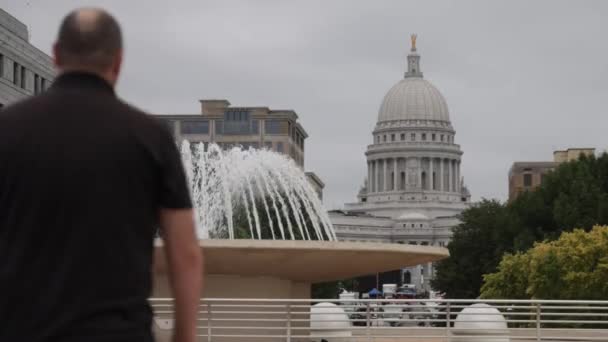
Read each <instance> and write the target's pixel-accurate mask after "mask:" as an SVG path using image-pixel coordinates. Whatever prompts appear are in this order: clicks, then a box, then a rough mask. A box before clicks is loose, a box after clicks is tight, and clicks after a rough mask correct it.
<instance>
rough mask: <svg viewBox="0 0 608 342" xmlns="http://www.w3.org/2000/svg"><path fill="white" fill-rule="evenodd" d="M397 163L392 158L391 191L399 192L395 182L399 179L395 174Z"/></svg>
mask: <svg viewBox="0 0 608 342" xmlns="http://www.w3.org/2000/svg"><path fill="white" fill-rule="evenodd" d="M397 161H398V159H397V158H393V191H397V190H399V187H398V186H397V180H398V179H399V178H397V177H399V175H398V174H397V164H398V163H397Z"/></svg>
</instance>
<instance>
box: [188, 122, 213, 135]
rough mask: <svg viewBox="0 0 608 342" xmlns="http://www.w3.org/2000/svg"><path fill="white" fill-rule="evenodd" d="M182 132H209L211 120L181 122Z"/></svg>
mask: <svg viewBox="0 0 608 342" xmlns="http://www.w3.org/2000/svg"><path fill="white" fill-rule="evenodd" d="M216 130H217V126H216ZM181 132H182V134H209V121H208V120H184V121H182V123H181Z"/></svg>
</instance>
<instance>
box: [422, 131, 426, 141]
mask: <svg viewBox="0 0 608 342" xmlns="http://www.w3.org/2000/svg"><path fill="white" fill-rule="evenodd" d="M422 141H426V133H422Z"/></svg>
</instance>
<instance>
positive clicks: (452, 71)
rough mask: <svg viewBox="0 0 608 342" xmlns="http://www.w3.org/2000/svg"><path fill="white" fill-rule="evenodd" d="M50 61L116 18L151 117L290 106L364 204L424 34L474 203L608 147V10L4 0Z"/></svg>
mask: <svg viewBox="0 0 608 342" xmlns="http://www.w3.org/2000/svg"><path fill="white" fill-rule="evenodd" d="M0 4H1V5H0V6H1V7H2V8H3V9H5V10H6V11H8V12H9V13H11V14H13V15H14V16H15V17H17V18H18V19H20V20H21V21H23V22H24V23H26V24H27V25H28V26H29V29H30V35H31V42H32V43H33V44H34V45H36V46H37V47H38V48H40V49H41V50H43V51H45V52H47V53H48V52H50V47H51V44H52V42H53V40H54V38H55V34H56V30H57V27H58V24H59V22H60V20H61V18H62V16H63V15H65V14H66V13H67V12H68V11H69V10H71V9H73V8H75V7H78V6H83V5H95V6H100V7H104V8H106V9H108V10H110V12H111V13H113V14H114V15H115V16H116V17H117V18H118V20H119V21H120V22H121V24H122V26H123V30H124V35H125V41H126V61H125V65H124V74H123V76H122V79H121V82H120V84H119V89H118V91H119V94H120V96H121V97H123V98H124V99H125V100H127V101H128V102H131V103H132V104H134V105H136V106H139V107H140V108H143V109H146V110H148V111H151V112H153V113H163V114H164V113H180V114H184V113H187V114H190V113H199V112H200V108H199V103H198V100H199V99H202V98H225V99H228V100H229V101H230V102H231V103H232V104H233V105H238V106H269V107H271V108H275V109H294V110H295V111H296V112H297V113H298V115H299V116H300V120H301V123H302V125H303V126H304V128H305V129H306V130H307V131H308V133H309V135H310V137H309V138H308V140H307V150H306V160H305V162H306V169H307V170H311V171H314V172H316V173H317V174H318V175H319V176H320V177H321V178H322V179H323V180H324V181H325V183H326V188H325V203H326V206H327V207H328V208H335V207H340V206H341V205H342V203H344V202H350V201H354V200H355V196H356V193H357V191H358V189H359V187H360V185H361V184H362V182H363V180H364V177H365V175H366V162H365V156H364V151H365V149H366V146H367V145H368V144H370V143H371V142H372V136H371V131H372V129H373V127H374V125H375V123H376V119H377V115H378V108H379V106H380V103H381V101H382V98H383V96H384V95H385V93H386V92H387V91H388V90H389V88H390V87H391V86H392V85H393V84H395V83H396V82H398V81H399V80H400V79H401V78H402V75H403V72H404V67H405V56H406V55H407V53H408V50H409V35H410V33H417V34H418V41H417V46H418V52H419V53H420V54H421V56H422V59H421V67H422V71H423V72H424V75H425V78H426V79H427V80H430V81H431V82H432V83H433V84H434V85H435V86H436V87H437V88H438V89H439V90H440V91H441V92H442V93H443V95H444V96H445V98H446V100H447V103H448V106H449V109H450V118H451V120H452V124H453V126H454V128H455V129H456V142H457V143H459V144H460V145H461V148H462V150H463V151H464V155H463V162H462V166H463V169H462V172H461V174H462V175H463V176H464V177H465V182H466V183H467V185H468V186H469V188H470V190H471V193H472V195H473V199H474V200H478V199H480V198H482V197H485V198H498V199H501V200H504V199H506V196H507V173H508V170H509V167H510V165H511V164H512V163H513V162H514V161H525V160H551V158H552V151H553V150H555V149H563V148H567V147H575V146H576V147H596V148H597V149H598V150H604V149H605V148H606V146H607V143H606V141H607V138H606V132H607V128H608V111H607V109H608V91H607V90H608V39H607V36H606V35H607V34H608V20H607V19H606V18H608V1H555V0H548V1H527V0H526V1H513V0H508V1H506V0H505V1H482V0H480V1H460V0H459V1H426V0H425V1H403V0H398V1H379V0H374V1H352V0H351V1H347V0H344V1H328V0H305V1H282V0H276V1H244V0H243V1H227V0H222V1H219V0H218V1H202V0H172V1H170V2H169V1H153V0H145V1H144V0H142V1H124V0H107V1H101V0H100V1H70V0H53V1H42V0H0Z"/></svg>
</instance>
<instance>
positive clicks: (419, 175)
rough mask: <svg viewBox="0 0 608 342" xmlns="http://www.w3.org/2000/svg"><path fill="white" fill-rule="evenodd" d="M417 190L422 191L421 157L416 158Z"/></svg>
mask: <svg viewBox="0 0 608 342" xmlns="http://www.w3.org/2000/svg"><path fill="white" fill-rule="evenodd" d="M418 188H419V189H420V190H423V189H422V157H418Z"/></svg>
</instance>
